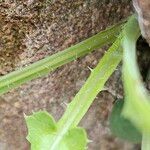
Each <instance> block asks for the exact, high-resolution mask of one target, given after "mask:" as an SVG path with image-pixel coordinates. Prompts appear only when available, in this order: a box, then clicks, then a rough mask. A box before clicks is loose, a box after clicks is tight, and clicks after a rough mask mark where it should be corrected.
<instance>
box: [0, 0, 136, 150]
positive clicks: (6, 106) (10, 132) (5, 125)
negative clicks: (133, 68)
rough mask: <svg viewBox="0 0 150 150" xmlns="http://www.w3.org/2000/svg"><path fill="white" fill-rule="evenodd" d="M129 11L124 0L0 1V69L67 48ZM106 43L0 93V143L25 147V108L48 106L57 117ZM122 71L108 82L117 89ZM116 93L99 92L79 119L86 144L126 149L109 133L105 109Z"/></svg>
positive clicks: (93, 148) (6, 148)
mask: <svg viewBox="0 0 150 150" xmlns="http://www.w3.org/2000/svg"><path fill="white" fill-rule="evenodd" d="M130 12H131V8H130V2H129V1H125V0H115V1H114V0H103V1H102V0H75V1H73V0H52V1H49V0H16V1H12V0H5V1H1V2H0V74H1V75H4V74H6V73H8V72H10V71H12V70H15V69H18V68H20V67H22V66H23V65H28V64H30V63H32V62H35V61H37V60H39V59H41V58H43V57H45V56H47V55H51V54H53V53H55V52H58V51H60V50H63V49H65V48H66V47H69V46H71V45H72V44H75V43H78V42H80V41H82V40H83V39H85V38H88V37H90V36H92V35H94V34H95V33H97V32H99V31H101V30H103V29H105V28H106V27H107V26H109V25H112V24H114V23H116V22H118V21H120V20H121V19H123V18H125V17H127V16H128V15H129V14H130ZM104 51H105V50H104V49H99V50H98V51H96V52H94V53H92V54H90V55H88V56H86V57H84V58H82V59H78V60H76V61H74V62H72V63H69V64H68V65H65V66H63V67H61V68H60V69H58V70H56V71H55V72H53V73H51V74H49V75H47V76H46V77H43V78H40V79H37V80H34V81H31V82H30V83H27V84H25V85H23V86H21V87H20V88H18V89H16V90H12V91H11V92H9V93H8V94H5V95H3V96H1V97H0V147H1V149H2V150H10V149H11V150H27V149H29V147H28V143H27V141H26V139H25V136H26V134H27V132H26V127H25V122H24V118H23V113H26V114H31V113H32V111H38V110H40V109H42V110H43V109H46V110H47V111H49V112H51V113H52V114H53V115H54V117H55V118H56V119H58V118H60V116H61V115H62V113H63V111H64V110H65V104H64V103H67V102H69V101H70V100H71V99H72V98H73V96H74V95H75V94H76V93H77V91H78V90H79V89H80V87H81V86H82V85H83V83H84V82H85V80H86V78H87V77H88V75H89V69H88V66H90V67H94V66H95V65H96V64H97V62H98V60H99V58H101V56H102V55H103V53H104ZM118 80H120V73H119V71H117V72H116V73H115V74H114V75H113V76H112V78H111V79H110V81H109V82H108V83H107V87H108V88H109V91H113V93H114V94H115V95H116V93H117V94H118V95H121V94H122V93H121V91H120V87H119V86H120V85H119V84H118ZM113 101H114V97H113V95H112V94H111V93H109V92H108V91H105V92H102V93H101V94H100V95H99V96H98V98H97V99H96V100H95V102H94V103H93V105H92V106H91V108H90V109H89V112H88V113H87V115H86V116H85V118H84V119H83V120H82V122H81V125H82V126H84V127H85V128H86V129H87V131H88V135H89V138H90V139H91V140H93V142H92V143H90V144H89V149H90V150H113V149H114V150H117V149H118V150H120V149H121V150H123V149H124V150H127V149H128V150H130V149H133V147H134V146H133V145H131V144H129V143H125V142H123V141H121V140H119V139H116V138H113V136H112V135H111V133H110V131H109V129H108V122H107V119H108V115H109V112H110V110H111V107H112V102H113Z"/></svg>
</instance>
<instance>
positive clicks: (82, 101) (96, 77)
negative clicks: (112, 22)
mask: <svg viewBox="0 0 150 150" xmlns="http://www.w3.org/2000/svg"><path fill="white" fill-rule="evenodd" d="M121 39H122V34H120V36H119V37H118V39H117V40H116V41H115V43H114V44H113V45H112V46H111V47H110V49H109V50H108V52H106V53H105V55H104V57H103V58H102V59H101V60H100V62H99V64H98V65H97V66H96V68H95V69H93V70H92V72H91V75H90V77H89V78H88V80H87V81H86V83H85V85H84V86H83V87H82V88H81V90H80V91H79V93H78V94H77V95H76V96H75V98H74V99H73V100H72V102H71V103H70V104H69V105H68V107H67V110H66V112H65V114H64V115H63V116H62V118H61V119H60V120H59V121H58V123H57V124H55V123H54V125H53V127H55V126H56V128H57V132H56V133H55V134H51V132H49V134H47V136H45V134H44V136H43V135H42V134H40V135H39V136H38V140H37V141H38V142H35V141H34V138H35V137H34V135H35V133H32V131H35V132H37V131H36V129H35V130H32V128H35V126H36V125H37V126H38V122H39V123H43V124H45V123H46V122H44V121H43V118H44V117H41V119H39V118H38V119H37V120H36V122H35V123H34V124H36V125H35V126H32V124H31V126H32V127H31V126H29V125H28V123H29V121H28V120H27V119H28V117H27V119H26V120H27V125H28V128H29V127H30V128H29V136H28V139H29V141H30V142H31V145H32V149H37V148H36V147H37V145H38V149H37V150H43V149H42V148H43V147H42V146H44V150H47V149H49V150H59V148H60V149H61V150H63V149H62V148H64V150H66V149H68V150H72V149H74V148H73V147H74V146H77V148H75V149H77V150H78V149H79V150H84V149H85V145H86V143H87V142H86V141H87V138H86V134H85V131H84V130H83V129H79V128H77V127H76V126H77V125H78V123H79V122H80V120H81V119H82V117H83V116H84V115H85V113H86V112H87V110H88V108H89V107H90V105H91V104H92V102H93V101H94V99H95V97H96V95H97V94H98V93H99V92H100V91H101V90H103V87H104V84H105V82H106V81H107V80H108V78H109V77H110V75H111V74H112V73H113V72H114V70H115V69H116V67H117V65H118V64H119V62H120V61H121V58H122V49H121V47H120V44H121ZM34 115H35V114H34ZM29 118H32V121H33V118H34V117H33V116H31V117H29ZM50 118H52V117H50ZM44 120H45V119H44ZM50 120H53V119H50ZM32 121H30V122H32ZM50 122H52V121H50ZM49 124H50V123H49ZM43 127H44V125H43ZM36 128H37V127H36ZM38 128H41V126H40V127H39V126H38ZM44 128H45V127H44ZM49 128H51V127H50V126H49ZM46 131H47V130H46ZM29 137H30V138H29ZM45 138H46V139H45ZM31 139H32V140H31ZM35 139H36V138H35ZM79 139H80V140H79ZM45 142H46V143H45ZM43 143H44V145H43ZM34 147H35V148H34Z"/></svg>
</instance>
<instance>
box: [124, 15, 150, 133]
mask: <svg viewBox="0 0 150 150" xmlns="http://www.w3.org/2000/svg"><path fill="white" fill-rule="evenodd" d="M139 35H140V30H139V26H138V22H137V20H136V18H135V17H132V18H131V19H130V23H129V24H128V25H127V26H126V30H124V38H123V49H124V63H123V81H124V82H123V83H124V89H125V96H126V97H125V105H124V109H123V115H124V116H125V117H126V118H128V119H130V120H131V122H132V123H134V124H135V125H136V126H137V127H138V128H139V130H140V131H141V132H142V133H144V132H149V133H150V117H149V116H150V99H149V96H148V93H147V91H146V89H145V87H144V85H143V83H142V81H141V76H140V73H139V69H138V65H137V62H136V41H137V38H138V37H139Z"/></svg>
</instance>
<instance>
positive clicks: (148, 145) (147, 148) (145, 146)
mask: <svg viewBox="0 0 150 150" xmlns="http://www.w3.org/2000/svg"><path fill="white" fill-rule="evenodd" d="M142 150H150V134H148V133H145V134H143V139H142Z"/></svg>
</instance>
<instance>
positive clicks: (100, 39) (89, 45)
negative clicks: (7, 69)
mask: <svg viewBox="0 0 150 150" xmlns="http://www.w3.org/2000/svg"><path fill="white" fill-rule="evenodd" d="M122 24H123V23H119V24H117V25H115V26H113V27H111V28H108V29H106V30H105V31H102V32H99V33H98V34H96V35H94V36H93V37H91V38H89V39H87V40H84V41H83V42H81V43H78V44H76V45H74V46H72V47H70V48H67V49H65V50H64V51H61V52H58V53H56V54H54V55H52V56H48V57H46V58H44V59H42V60H40V61H38V62H35V63H33V64H31V65H29V66H27V67H24V68H22V69H19V70H17V71H14V72H11V73H9V74H7V75H5V76H2V77H0V95H1V94H4V93H6V92H8V91H9V90H11V89H13V88H17V87H18V86H20V85H21V84H23V83H26V82H27V81H30V80H32V79H36V78H39V77H42V76H44V75H46V74H48V73H49V72H51V71H54V70H55V69H56V68H58V67H60V66H62V65H64V64H67V63H68V62H71V61H73V60H75V59H77V58H79V57H81V56H84V55H86V54H88V53H90V52H92V51H93V50H95V49H97V48H100V47H102V46H104V45H106V44H109V43H112V42H113V41H114V40H115V39H116V36H117V35H118V33H119V31H120V30H121V28H122Z"/></svg>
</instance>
